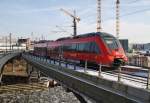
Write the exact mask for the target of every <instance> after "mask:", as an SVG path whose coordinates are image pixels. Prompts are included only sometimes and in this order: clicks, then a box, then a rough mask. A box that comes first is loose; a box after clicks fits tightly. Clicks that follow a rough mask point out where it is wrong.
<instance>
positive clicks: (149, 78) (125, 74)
mask: <svg viewBox="0 0 150 103" xmlns="http://www.w3.org/2000/svg"><path fill="white" fill-rule="evenodd" d="M26 56H28V57H30V58H34V59H36V60H40V61H43V62H48V63H50V64H55V65H59V66H65V67H66V68H72V69H74V70H78V71H82V72H84V73H88V72H89V71H91V69H92V68H95V67H90V68H89V67H88V63H87V61H85V63H84V65H82V66H81V65H80V64H79V63H78V62H70V61H69V60H67V59H63V58H57V59H56V58H47V57H42V56H35V55H32V54H26ZM102 68H103V65H101V64H99V66H98V67H97V70H93V71H94V72H95V74H94V76H98V77H99V78H105V77H108V76H110V77H109V79H110V78H116V79H115V81H117V82H119V83H124V84H127V85H131V83H130V82H132V83H134V84H135V83H136V86H137V85H139V86H137V87H141V86H142V87H141V88H146V89H150V68H147V69H140V68H125V67H118V69H116V70H108V71H102ZM79 69H80V70H79ZM138 73H139V74H140V73H141V74H142V73H144V75H138ZM92 75H93V74H92ZM107 79H108V78H107ZM128 83H129V84H128Z"/></svg>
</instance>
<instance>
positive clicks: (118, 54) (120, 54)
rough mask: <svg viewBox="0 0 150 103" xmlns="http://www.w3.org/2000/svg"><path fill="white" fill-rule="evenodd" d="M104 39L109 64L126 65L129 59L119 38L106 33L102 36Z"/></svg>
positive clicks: (114, 65)
mask: <svg viewBox="0 0 150 103" xmlns="http://www.w3.org/2000/svg"><path fill="white" fill-rule="evenodd" d="M102 39H103V41H104V44H105V46H106V48H107V51H108V56H107V58H108V61H109V65H111V66H113V67H116V66H120V65H124V64H125V63H126V62H127V60H128V59H127V57H126V55H125V52H124V50H123V47H122V46H121V44H120V42H119V40H118V39H117V38H115V37H114V36H112V35H106V34H104V35H103V36H102Z"/></svg>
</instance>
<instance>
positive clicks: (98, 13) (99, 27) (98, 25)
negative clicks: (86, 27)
mask: <svg viewBox="0 0 150 103" xmlns="http://www.w3.org/2000/svg"><path fill="white" fill-rule="evenodd" d="M101 29H102V27H101V0H97V32H100V31H101Z"/></svg>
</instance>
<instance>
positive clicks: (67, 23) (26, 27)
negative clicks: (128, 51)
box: [0, 0, 150, 43]
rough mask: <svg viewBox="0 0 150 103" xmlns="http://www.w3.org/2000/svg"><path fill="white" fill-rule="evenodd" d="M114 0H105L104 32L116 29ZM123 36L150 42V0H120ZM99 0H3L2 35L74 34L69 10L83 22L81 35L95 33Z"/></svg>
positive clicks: (0, 12)
mask: <svg viewBox="0 0 150 103" xmlns="http://www.w3.org/2000/svg"><path fill="white" fill-rule="evenodd" d="M115 1H116V0H102V14H101V15H102V31H103V32H107V33H110V34H113V35H114V36H116V32H115V30H116V29H115ZM120 3H121V4H120V7H121V9H120V15H121V18H120V38H121V39H129V42H130V43H149V42H150V19H149V18H150V0H120ZM96 6H97V5H96V0H0V37H1V38H3V37H5V36H8V35H9V33H12V35H13V38H18V37H19V38H21V37H22V38H24V37H30V38H32V39H33V40H35V39H36V40H39V39H41V38H44V39H48V40H56V39H58V38H61V37H66V36H71V35H72V34H73V29H72V27H71V26H72V25H73V23H72V18H71V17H70V16H68V15H66V14H64V13H63V12H62V11H60V8H64V9H65V10H67V11H69V12H70V13H72V12H73V10H76V14H77V16H79V17H80V19H81V21H80V22H79V23H78V35H79V34H84V33H89V32H96V13H97V11H96Z"/></svg>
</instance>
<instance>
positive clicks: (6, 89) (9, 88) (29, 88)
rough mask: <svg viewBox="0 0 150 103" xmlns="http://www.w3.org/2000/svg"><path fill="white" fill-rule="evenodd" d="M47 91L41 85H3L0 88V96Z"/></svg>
mask: <svg viewBox="0 0 150 103" xmlns="http://www.w3.org/2000/svg"><path fill="white" fill-rule="evenodd" d="M47 89H48V88H47V87H46V86H45V85H44V84H42V83H30V84H14V85H4V86H0V94H2V93H12V92H33V91H43V90H47Z"/></svg>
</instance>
